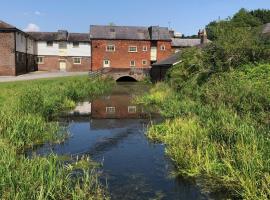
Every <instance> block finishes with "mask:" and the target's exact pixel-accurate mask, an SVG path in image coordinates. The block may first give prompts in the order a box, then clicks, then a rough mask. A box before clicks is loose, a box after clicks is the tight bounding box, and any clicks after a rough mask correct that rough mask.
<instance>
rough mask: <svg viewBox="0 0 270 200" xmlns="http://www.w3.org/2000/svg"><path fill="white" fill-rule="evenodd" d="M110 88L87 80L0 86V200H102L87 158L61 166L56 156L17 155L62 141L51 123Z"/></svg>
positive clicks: (62, 134) (105, 82)
mask: <svg viewBox="0 0 270 200" xmlns="http://www.w3.org/2000/svg"><path fill="white" fill-rule="evenodd" d="M112 85H113V84H112V82H111V81H110V80H94V81H90V80H89V79H88V77H87V76H78V77H65V78H55V79H44V80H33V81H21V82H16V83H15V82H13V83H1V84H0V90H1V94H0V110H1V111H0V174H2V175H3V176H1V179H0V197H1V199H27V200H28V199H106V198H107V197H106V196H105V195H104V191H103V188H102V187H101V186H100V184H99V183H98V178H97V175H96V173H95V169H94V166H89V167H85V166H86V165H85V164H84V162H85V161H86V160H87V161H88V160H89V158H83V159H79V160H77V162H75V163H73V162H70V163H69V164H65V165H64V164H63V162H61V160H62V158H61V157H58V156H56V155H49V156H47V157H38V156H34V157H32V158H31V159H29V158H27V157H25V156H24V155H22V154H21V152H22V151H23V150H24V149H25V148H30V147H33V146H34V145H36V144H43V143H45V142H56V143H60V142H61V141H63V139H65V137H66V136H67V135H66V132H65V131H60V126H59V124H58V123H57V122H55V121H54V120H53V119H55V117H56V116H57V115H58V114H59V113H60V112H62V111H65V110H68V109H72V108H74V106H75V105H76V102H78V101H80V100H82V99H84V98H88V99H90V98H91V97H94V96H97V95H101V94H103V93H105V92H107V91H108V90H110V88H111V86H112ZM56 133H58V134H56ZM82 166H83V167H82ZM87 166H88V165H87ZM74 170H76V173H74Z"/></svg>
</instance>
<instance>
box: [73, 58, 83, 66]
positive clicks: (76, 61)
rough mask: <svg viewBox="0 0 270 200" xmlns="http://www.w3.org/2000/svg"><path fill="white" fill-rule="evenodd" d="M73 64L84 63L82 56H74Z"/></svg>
mask: <svg viewBox="0 0 270 200" xmlns="http://www.w3.org/2000/svg"><path fill="white" fill-rule="evenodd" d="M73 64H75V65H80V64H82V58H79V57H74V58H73Z"/></svg>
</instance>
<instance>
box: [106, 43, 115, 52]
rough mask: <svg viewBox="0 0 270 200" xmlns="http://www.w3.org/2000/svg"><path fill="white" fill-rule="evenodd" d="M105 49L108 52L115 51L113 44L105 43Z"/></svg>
mask: <svg viewBox="0 0 270 200" xmlns="http://www.w3.org/2000/svg"><path fill="white" fill-rule="evenodd" d="M106 51H109V52H113V51H115V46H114V45H107V47H106Z"/></svg>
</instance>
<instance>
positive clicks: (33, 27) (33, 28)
mask: <svg viewBox="0 0 270 200" xmlns="http://www.w3.org/2000/svg"><path fill="white" fill-rule="evenodd" d="M23 31H27V32H38V31H40V28H39V26H38V25H36V24H33V23H30V24H28V25H27V27H26V28H25V29H23Z"/></svg>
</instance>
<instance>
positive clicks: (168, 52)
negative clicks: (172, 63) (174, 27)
mask: <svg viewBox="0 0 270 200" xmlns="http://www.w3.org/2000/svg"><path fill="white" fill-rule="evenodd" d="M163 45H164V46H165V50H164V51H162V50H161V46H163ZM170 55H172V46H171V41H157V61H161V60H164V59H166V58H168V57H169V56H170Z"/></svg>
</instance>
